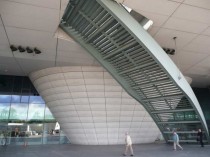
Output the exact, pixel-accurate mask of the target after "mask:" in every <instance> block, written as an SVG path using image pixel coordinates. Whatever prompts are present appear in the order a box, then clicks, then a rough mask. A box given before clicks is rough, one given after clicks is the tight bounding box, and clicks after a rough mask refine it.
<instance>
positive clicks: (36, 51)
mask: <svg viewBox="0 0 210 157" xmlns="http://www.w3.org/2000/svg"><path fill="white" fill-rule="evenodd" d="M34 53H35V54H40V53H42V52H41V51H40V50H38V49H37V48H34Z"/></svg>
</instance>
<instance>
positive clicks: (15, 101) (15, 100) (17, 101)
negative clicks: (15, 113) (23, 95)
mask: <svg viewBox="0 0 210 157" xmlns="http://www.w3.org/2000/svg"><path fill="white" fill-rule="evenodd" d="M11 102H12V103H20V96H19V95H12V101H11Z"/></svg>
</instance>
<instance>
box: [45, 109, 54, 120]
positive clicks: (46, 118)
mask: <svg viewBox="0 0 210 157" xmlns="http://www.w3.org/2000/svg"><path fill="white" fill-rule="evenodd" d="M45 122H55V118H54V116H53V115H52V113H51V111H50V110H49V108H48V107H47V106H46V109H45Z"/></svg>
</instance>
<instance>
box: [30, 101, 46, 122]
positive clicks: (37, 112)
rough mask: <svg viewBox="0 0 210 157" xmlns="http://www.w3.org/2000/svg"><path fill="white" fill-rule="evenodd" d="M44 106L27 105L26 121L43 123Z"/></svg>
mask: <svg viewBox="0 0 210 157" xmlns="http://www.w3.org/2000/svg"><path fill="white" fill-rule="evenodd" d="M44 109H45V104H33V103H31V104H29V110H28V121H29V122H43V120H44Z"/></svg>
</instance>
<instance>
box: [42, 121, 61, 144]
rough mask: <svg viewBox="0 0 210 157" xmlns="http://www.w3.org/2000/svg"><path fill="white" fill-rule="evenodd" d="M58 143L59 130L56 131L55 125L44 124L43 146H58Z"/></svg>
mask: <svg viewBox="0 0 210 157" xmlns="http://www.w3.org/2000/svg"><path fill="white" fill-rule="evenodd" d="M59 143H60V129H59V130H56V123H45V124H44V134H43V144H59Z"/></svg>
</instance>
